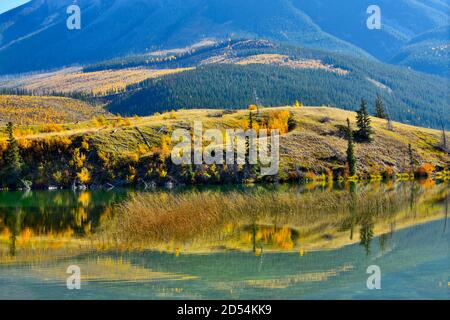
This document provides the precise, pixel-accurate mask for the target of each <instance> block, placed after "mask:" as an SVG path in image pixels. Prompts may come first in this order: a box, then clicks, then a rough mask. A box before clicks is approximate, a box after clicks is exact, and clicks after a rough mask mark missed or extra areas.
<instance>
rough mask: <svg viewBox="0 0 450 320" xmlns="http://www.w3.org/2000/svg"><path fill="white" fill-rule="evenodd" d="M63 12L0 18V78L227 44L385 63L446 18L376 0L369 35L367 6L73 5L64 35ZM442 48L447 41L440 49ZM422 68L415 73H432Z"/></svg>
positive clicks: (323, 0)
mask: <svg viewBox="0 0 450 320" xmlns="http://www.w3.org/2000/svg"><path fill="white" fill-rule="evenodd" d="M71 4H73V1H71V0H32V1H31V2H29V3H27V4H25V5H23V6H21V7H19V8H16V9H14V10H12V11H10V12H6V13H4V14H2V15H0V61H1V62H2V63H1V64H0V74H7V73H17V72H26V71H33V70H42V69H52V68H56V67H62V66H67V65H74V64H86V63H94V62H98V61H102V60H105V59H111V58H115V57H120V56H125V55H129V54H137V53H146V52H150V51H153V50H155V49H160V48H165V49H167V48H173V47H180V46H185V45H189V44H191V43H194V42H197V41H200V40H203V39H216V40H219V41H220V40H224V39H228V38H265V39H271V40H274V41H279V42H284V43H288V44H293V45H301V46H303V47H310V48H319V49H322V50H327V51H330V52H334V53H341V54H346V55H352V56H357V57H366V58H370V57H375V58H377V59H380V60H382V61H390V60H391V59H393V57H395V56H396V55H398V54H400V53H401V52H402V50H404V49H405V46H408V45H409V42H410V41H411V40H412V39H414V38H415V37H417V36H419V35H421V34H423V33H426V32H430V31H431V30H435V29H438V28H441V27H443V26H445V25H448V18H449V12H450V9H449V8H450V7H449V5H448V3H447V2H446V1H441V0H420V1H418V0H397V1H389V0H380V1H378V2H377V5H379V7H380V8H381V13H382V15H381V17H382V28H381V30H369V29H368V28H367V26H366V20H367V18H368V17H369V14H368V13H367V12H366V11H367V8H368V6H369V5H371V4H372V3H371V1H369V0H347V1H338V2H337V1H334V0H314V1H303V0H245V1H242V0H228V1H223V0H127V1H124V0H79V1H77V5H79V6H80V9H81V17H82V19H81V21H82V25H81V29H80V30H68V29H67V27H66V19H67V17H68V15H67V13H66V9H67V7H68V6H69V5H71ZM445 42H448V36H447V39H444V40H442V41H440V44H443V43H445ZM31 52H32V53H33V59H29V54H30V53H31ZM427 52H428V51H427ZM424 59H428V58H427V57H425V58H424ZM430 59H433V56H431V57H430ZM392 61H397V60H392ZM403 64H405V65H407V66H412V67H415V66H416V64H414V63H412V64H411V65H410V64H408V63H407V62H405V61H403ZM423 66H426V64H423V63H422V64H421V66H419V68H421V69H420V70H421V71H425V72H435V69H434V68H429V69H428V68H422V67H423Z"/></svg>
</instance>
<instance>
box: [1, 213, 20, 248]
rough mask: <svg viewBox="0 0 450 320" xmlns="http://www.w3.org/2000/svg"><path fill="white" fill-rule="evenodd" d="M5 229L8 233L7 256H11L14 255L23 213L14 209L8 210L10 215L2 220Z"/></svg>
mask: <svg viewBox="0 0 450 320" xmlns="http://www.w3.org/2000/svg"><path fill="white" fill-rule="evenodd" d="M3 221H4V224H5V227H6V228H8V230H9V232H10V237H9V254H10V255H11V256H15V255H16V244H17V235H18V234H19V233H20V232H21V231H22V223H23V211H22V210H21V209H19V208H14V209H12V210H10V214H8V216H6V217H5V218H4V219H3Z"/></svg>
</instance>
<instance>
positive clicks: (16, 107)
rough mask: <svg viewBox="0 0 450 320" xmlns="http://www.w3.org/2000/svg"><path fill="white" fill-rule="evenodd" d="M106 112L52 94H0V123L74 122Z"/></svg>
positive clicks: (87, 104) (78, 101)
mask: <svg viewBox="0 0 450 320" xmlns="http://www.w3.org/2000/svg"><path fill="white" fill-rule="evenodd" d="M100 114H106V112H105V111H104V109H103V108H102V107H101V106H93V105H91V104H89V103H86V102H83V101H80V100H76V99H71V98H65V97H54V96H25V95H24V96H21V95H0V123H2V122H3V123H6V122H9V121H11V122H13V123H15V124H19V125H31V124H53V123H65V122H76V121H81V120H87V119H91V118H93V117H94V116H96V115H100Z"/></svg>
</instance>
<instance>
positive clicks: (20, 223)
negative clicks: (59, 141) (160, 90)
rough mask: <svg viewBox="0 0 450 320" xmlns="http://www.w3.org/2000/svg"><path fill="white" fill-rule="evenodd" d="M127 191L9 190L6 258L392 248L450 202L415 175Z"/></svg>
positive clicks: (3, 226)
mask: <svg viewBox="0 0 450 320" xmlns="http://www.w3.org/2000/svg"><path fill="white" fill-rule="evenodd" d="M7 194H8V193H6V195H7ZM0 197H5V194H0ZM127 197H128V196H126V195H125V194H120V193H100V194H99V193H95V192H81V193H72V192H67V193H65V192H64V193H42V196H39V193H33V194H31V195H28V196H27V197H25V198H24V199H22V201H20V206H18V207H14V206H13V203H16V202H13V201H12V198H11V199H5V198H4V199H2V200H5V201H2V202H1V203H2V205H1V206H0V261H1V262H3V263H5V262H9V263H12V262H14V261H16V262H20V261H37V260H45V259H47V260H48V259H53V258H54V259H56V258H64V257H69V256H77V255H79V254H82V253H86V252H92V251H102V252H104V251H108V250H115V249H120V250H129V249H131V250H139V251H142V250H146V249H156V250H162V251H166V252H172V253H174V256H175V257H181V256H182V255H183V254H184V253H187V252H192V253H194V252H197V253H200V252H211V251H221V250H233V249H238V250H242V251H253V252H254V253H255V255H257V256H260V255H263V254H264V253H266V252H268V251H295V252H297V253H298V255H299V256H304V255H308V254H309V252H310V251H314V250H322V249H331V248H339V247H342V246H345V245H348V244H352V243H360V245H361V246H362V247H363V248H364V250H365V251H366V253H367V254H369V253H370V252H371V251H372V250H374V248H373V244H372V242H373V241H372V239H373V238H374V237H376V236H378V235H381V237H380V241H379V246H380V248H383V250H384V249H386V248H387V249H386V250H388V248H389V245H390V242H391V241H392V237H393V234H394V232H395V231H396V230H398V229H402V228H406V227H408V226H411V225H415V224H419V223H423V222H427V221H431V220H436V219H439V218H442V217H443V215H444V211H445V209H444V208H445V205H446V204H447V210H448V200H449V199H448V197H449V189H448V185H447V184H439V185H433V186H431V185H428V184H427V185H423V184H420V183H415V182H410V183H399V184H381V183H379V184H369V185H362V184H361V185H358V186H356V187H348V186H345V185H344V186H342V187H340V188H338V189H333V188H331V189H330V187H329V186H328V185H325V186H323V185H320V184H319V185H316V186H315V187H313V186H312V185H308V186H284V185H282V186H279V187H277V188H274V187H269V188H264V187H260V186H256V187H252V188H246V189H241V191H236V190H228V191H226V190H222V191H220V189H219V190H217V191H216V190H213V189H212V190H208V189H206V190H198V191H189V190H187V191H182V192H180V193H178V192H176V193H172V192H154V193H145V194H136V195H135V196H131V200H129V201H127V202H122V204H121V205H119V206H118V207H117V206H115V204H117V203H118V202H120V201H122V200H124V199H126V198H127ZM8 204H9V205H10V206H11V207H8ZM136 206H138V207H136ZM117 208H118V210H119V215H115V212H116V211H117ZM137 208H139V210H138V211H136V209H137ZM134 213H136V214H134ZM13 256H14V257H13Z"/></svg>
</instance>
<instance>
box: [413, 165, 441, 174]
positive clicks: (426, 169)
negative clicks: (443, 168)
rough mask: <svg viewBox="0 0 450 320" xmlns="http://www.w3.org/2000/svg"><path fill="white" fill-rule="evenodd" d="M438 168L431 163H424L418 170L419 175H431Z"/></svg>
mask: <svg viewBox="0 0 450 320" xmlns="http://www.w3.org/2000/svg"><path fill="white" fill-rule="evenodd" d="M435 170H436V168H435V166H434V165H432V164H431V163H423V164H422V165H421V166H420V167H419V168H418V169H417V171H416V173H417V174H418V175H419V176H431V175H432V174H433V172H434V171H435Z"/></svg>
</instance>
